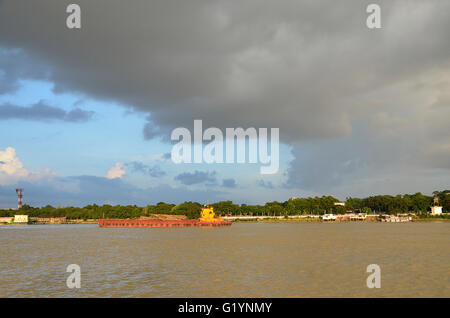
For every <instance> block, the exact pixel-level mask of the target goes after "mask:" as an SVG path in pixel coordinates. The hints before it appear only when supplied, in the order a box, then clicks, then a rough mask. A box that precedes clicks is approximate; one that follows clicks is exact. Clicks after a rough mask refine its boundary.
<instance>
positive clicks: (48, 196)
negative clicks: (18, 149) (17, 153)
mask: <svg viewBox="0 0 450 318" xmlns="http://www.w3.org/2000/svg"><path fill="white" fill-rule="evenodd" d="M18 187H19V188H24V189H25V196H24V203H25V204H28V205H31V206H36V207H38V206H45V205H47V204H50V205H53V206H55V207H56V206H58V205H61V206H86V205H88V204H93V203H96V204H100V205H102V204H111V205H117V204H120V205H134V204H136V205H139V206H145V205H147V204H156V203H157V202H160V201H164V202H168V203H169V202H170V203H175V204H179V203H181V202H184V201H197V202H204V201H205V198H210V200H213V201H219V200H223V199H224V193H223V192H220V191H216V190H211V189H208V190H191V189H188V188H186V187H179V188H176V189H175V188H172V187H170V186H169V185H165V184H161V185H157V186H154V187H150V188H138V187H135V186H132V185H130V184H127V183H125V182H123V181H122V180H120V179H112V180H111V179H106V178H101V177H94V176H75V177H64V178H56V179H54V180H52V181H51V182H50V181H46V182H39V183H30V182H20V183H18V184H15V185H11V186H0V208H12V207H15V206H16V205H17V195H16V193H15V188H18Z"/></svg>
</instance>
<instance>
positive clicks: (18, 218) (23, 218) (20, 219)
mask: <svg viewBox="0 0 450 318" xmlns="http://www.w3.org/2000/svg"><path fill="white" fill-rule="evenodd" d="M14 223H28V215H21V214H16V215H14Z"/></svg>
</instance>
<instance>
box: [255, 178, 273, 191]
mask: <svg viewBox="0 0 450 318" xmlns="http://www.w3.org/2000/svg"><path fill="white" fill-rule="evenodd" d="M258 185H259V186H260V187H262V188H266V189H274V188H275V187H274V186H273V184H272V181H267V182H266V181H264V180H262V179H261V180H259V181H258Z"/></svg>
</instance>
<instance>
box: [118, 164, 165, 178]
mask: <svg viewBox="0 0 450 318" xmlns="http://www.w3.org/2000/svg"><path fill="white" fill-rule="evenodd" d="M126 165H127V166H128V167H130V168H131V169H132V170H133V171H137V172H141V173H143V174H146V175H149V176H151V177H154V178H160V177H163V176H165V175H166V172H165V171H163V170H162V169H161V167H160V166H158V165H154V166H152V167H150V166H148V165H146V164H144V163H142V162H138V161H133V162H130V163H127V164H126Z"/></svg>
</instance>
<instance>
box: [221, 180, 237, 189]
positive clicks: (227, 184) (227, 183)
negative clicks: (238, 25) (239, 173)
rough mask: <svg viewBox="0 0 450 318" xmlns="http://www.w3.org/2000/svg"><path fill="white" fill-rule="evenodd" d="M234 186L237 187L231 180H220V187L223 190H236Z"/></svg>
mask: <svg viewBox="0 0 450 318" xmlns="http://www.w3.org/2000/svg"><path fill="white" fill-rule="evenodd" d="M236 186H237V184H236V180H234V179H233V178H230V179H223V180H222V187H225V188H236Z"/></svg>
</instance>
